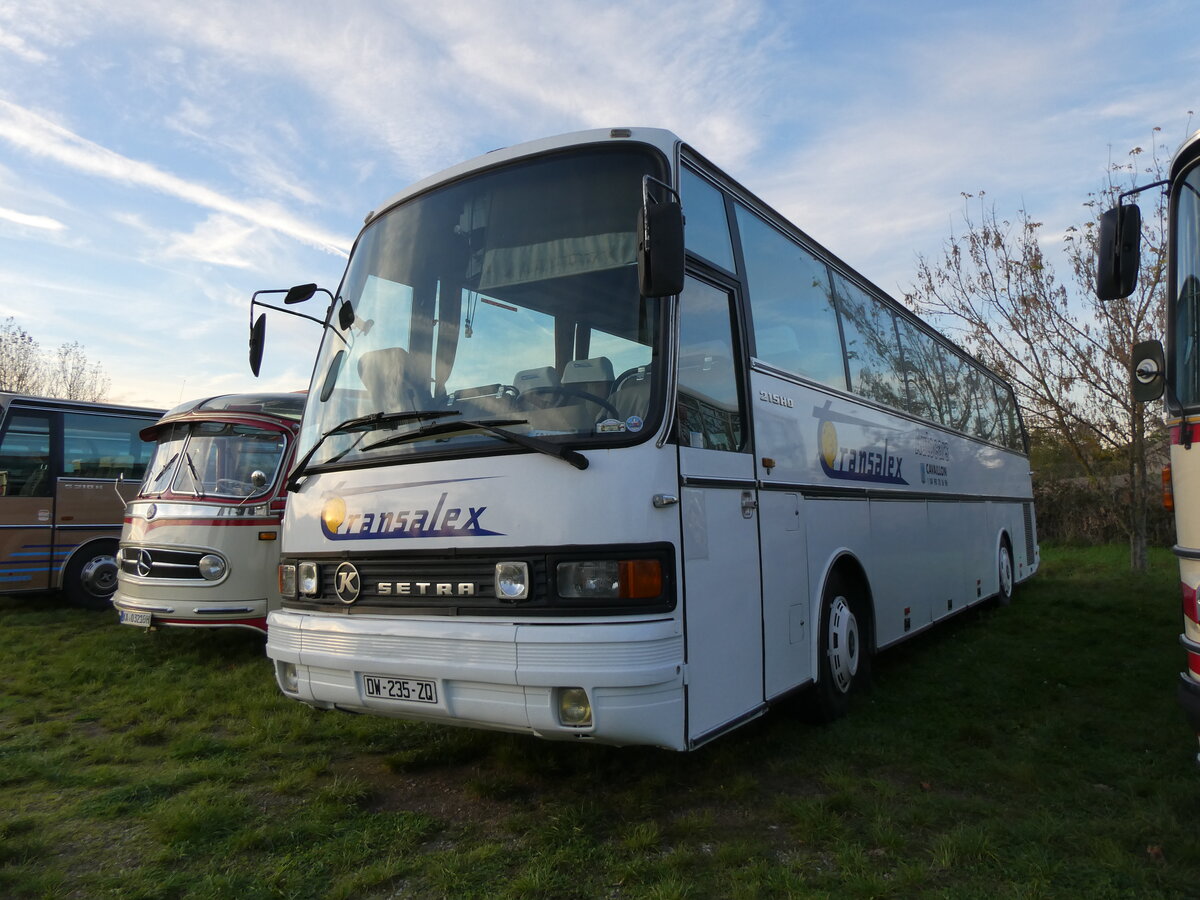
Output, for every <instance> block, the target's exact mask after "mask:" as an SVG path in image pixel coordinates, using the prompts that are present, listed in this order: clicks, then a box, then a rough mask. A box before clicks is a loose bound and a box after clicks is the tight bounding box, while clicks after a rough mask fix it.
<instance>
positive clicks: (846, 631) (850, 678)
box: [811, 573, 871, 722]
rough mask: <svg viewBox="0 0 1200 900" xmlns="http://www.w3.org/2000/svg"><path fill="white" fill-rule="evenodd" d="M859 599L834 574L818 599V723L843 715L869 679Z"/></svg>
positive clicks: (815, 705)
mask: <svg viewBox="0 0 1200 900" xmlns="http://www.w3.org/2000/svg"><path fill="white" fill-rule="evenodd" d="M867 625H868V623H867V620H866V617H865V616H864V614H863V602H862V598H860V597H858V596H857V595H856V594H855V593H854V592H853V591H851V590H849V589H848V588H847V586H846V584H845V582H844V581H843V579H842V577H841V576H840V575H838V574H837V573H834V574H833V575H831V576H830V577H829V581H828V582H827V583H826V585H825V593H824V595H823V597H822V599H821V651H820V657H819V659H818V665H819V669H820V671H819V672H818V680H817V684H816V685H815V687H814V688H813V692H812V702H811V712H812V716H811V718H813V719H814V720H815V721H817V722H832V721H833V720H834V719H839V718H841V717H842V716H844V715H845V714H846V710H847V709H848V708H849V706H850V695H851V694H853V693H855V692H856V691H858V690H860V689H862V687H863V686H864V685H865V684H866V683H867V682H868V681H869V680H870V677H871V648H870V645H869V643H868V632H867Z"/></svg>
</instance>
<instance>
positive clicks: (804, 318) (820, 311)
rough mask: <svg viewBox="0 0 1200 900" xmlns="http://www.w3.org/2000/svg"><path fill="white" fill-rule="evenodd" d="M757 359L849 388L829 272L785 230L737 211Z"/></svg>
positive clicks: (742, 209)
mask: <svg viewBox="0 0 1200 900" xmlns="http://www.w3.org/2000/svg"><path fill="white" fill-rule="evenodd" d="M736 209H737V221H738V231H739V232H740V233H741V238H742V255H743V256H744V258H745V261H746V286H747V290H748V293H749V298H750V308H751V310H752V314H751V318H752V319H753V321H754V341H755V356H756V357H758V359H760V360H762V361H763V362H764V363H766V364H767V365H770V366H774V367H775V368H777V369H782V370H783V371H785V372H792V373H794V374H796V375H802V376H804V377H805V378H811V379H813V380H814V381H819V382H821V383H822V384H827V385H829V386H830V387H835V388H838V389H840V390H845V389H846V364H845V360H843V358H842V338H841V335H840V334H839V333H838V321H837V313H836V312H835V311H834V306H833V291H832V288H831V286H830V283H829V270H828V269H827V268H826V266H825V264H824V263H823V262H821V261H820V260H818V259H817V258H816V257H815V256H813V255H812V254H811V253H809V252H808V251H807V250H805V249H804V248H803V247H801V246H800V245H799V244H798V243H796V242H795V241H793V240H792V239H791V238H789V237H788V236H787V235H785V234H784V233H783V232H782V231H779V230H778V229H776V228H775V227H773V226H772V225H769V224H768V223H767V222H765V221H763V220H762V219H760V218H759V217H758V216H756V215H755V214H754V213H752V212H750V211H749V210H748V209H746V208H745V207H744V206H742V205H741V204H738V205H737V207H736Z"/></svg>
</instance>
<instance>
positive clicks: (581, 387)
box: [299, 147, 661, 468]
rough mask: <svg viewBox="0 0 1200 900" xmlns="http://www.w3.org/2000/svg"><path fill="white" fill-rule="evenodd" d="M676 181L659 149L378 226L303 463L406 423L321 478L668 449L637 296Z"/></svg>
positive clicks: (571, 157)
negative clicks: (523, 441)
mask: <svg viewBox="0 0 1200 900" xmlns="http://www.w3.org/2000/svg"><path fill="white" fill-rule="evenodd" d="M660 166H661V163H659V162H657V161H656V160H655V158H654V156H652V155H651V153H650V152H649V151H647V150H645V149H633V148H629V147H612V148H600V149H588V150H576V151H573V152H569V153H559V154H556V155H552V156H545V157H540V158H536V159H534V160H532V161H527V162H524V163H521V164H518V165H511V166H508V167H505V168H502V169H498V170H494V171H490V172H486V173H483V174H481V175H479V176H475V177H471V178H468V179H464V180H461V181H459V182H456V183H452V184H450V185H448V186H445V187H442V188H440V189H438V190H435V191H431V192H428V193H426V194H422V195H419V196H417V197H415V198H413V199H411V200H408V201H406V202H404V203H402V204H400V205H398V206H396V207H395V208H393V209H391V210H389V211H387V212H386V213H384V214H383V215H382V216H380V217H379V218H378V219H377V220H376V221H375V222H374V223H373V224H371V225H370V226H369V227H368V228H367V229H366V230H365V231H364V233H363V235H362V237H361V238H360V240H359V242H358V244H357V245H356V247H355V250H354V253H353V255H352V258H351V261H350V265H349V267H348V269H347V273H346V276H345V280H344V282H343V285H342V289H341V293H340V296H339V298H338V301H337V303H335V305H334V310H333V314H332V316H331V322H330V324H329V329H328V331H327V333H326V336H325V340H324V343H323V345H322V349H321V352H320V356H319V359H318V362H317V366H316V369H315V373H314V378H313V389H312V391H311V392H310V395H309V402H308V406H307V409H306V411H305V416H304V425H303V430H302V432H301V439H300V448H299V450H300V453H301V454H304V453H305V452H306V451H308V450H309V449H311V447H312V446H313V445H314V444H315V443H316V442H317V441H318V440H319V439H320V438H321V436H322V435H326V434H327V432H329V431H331V430H333V429H337V428H338V426H339V425H341V424H342V423H345V422H347V421H348V420H353V419H356V418H360V417H363V416H368V415H372V414H377V413H382V414H387V415H389V416H390V417H391V420H390V422H389V424H388V425H387V426H386V427H381V428H379V429H376V430H374V431H371V432H369V433H368V432H367V431H364V430H363V428H362V427H360V428H358V429H355V430H351V431H350V432H349V433H345V434H334V435H329V436H328V439H327V440H325V441H324V442H322V443H321V446H320V448H319V450H318V452H317V453H316V454H315V456H314V458H313V460H312V462H311V464H310V466H309V468H311V467H312V466H313V465H315V466H319V465H321V464H322V463H333V462H337V463H338V464H339V465H356V464H359V463H363V462H370V463H373V462H376V461H378V460H383V459H387V460H394V459H396V457H397V456H411V455H429V454H444V453H447V452H449V453H464V452H466V453H470V452H478V451H480V450H486V451H492V450H495V449H500V448H507V447H510V446H512V445H510V444H507V443H505V442H504V441H503V436H502V435H498V434H497V433H496V429H502V430H504V431H508V432H514V433H517V434H519V435H524V436H529V437H534V438H540V439H543V440H549V441H552V442H555V443H564V442H570V443H579V444H583V445H591V446H601V445H611V444H613V443H622V442H624V443H632V442H635V441H638V440H640V439H642V438H644V437H646V436H647V435H648V434H650V433H652V427H653V424H654V422H653V421H652V420H656V417H657V415H658V413H657V412H656V409H657V407H656V406H655V405H653V402H652V391H651V383H652V379H651V378H650V372H651V370H652V364H653V361H654V359H655V356H656V353H657V348H658V344H659V340H660V331H661V324H660V321H659V319H660V309H659V304H658V302H657V301H655V300H650V299H644V298H642V297H641V296H640V295H639V292H638V284H637V267H636V234H635V230H636V221H637V212H638V209H639V207H640V205H641V190H642V179H643V176H644V175H648V174H649V175H655V176H658V175H659V174H660ZM345 304H348V307H346V306H345ZM344 308H345V309H347V310H352V311H353V317H352V319H353V321H349V319H350V317H349V316H348V315H345V314H343V313H342V310H343V309H344ZM407 412H411V413H414V415H413V416H411V417H409V418H408V419H407V420H406V421H402V422H397V418H398V417H397V416H395V415H394V414H397V413H407ZM416 414H428V415H416ZM474 423H486V424H487V425H488V426H489V427H490V428H491V429H492V430H482V429H480V428H479V427H478V426H476V425H475V424H474ZM459 425H461V426H462V427H461V428H458V427H456V426H459ZM425 433H428V435H427V436H426V434H425Z"/></svg>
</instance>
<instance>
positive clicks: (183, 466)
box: [138, 422, 287, 498]
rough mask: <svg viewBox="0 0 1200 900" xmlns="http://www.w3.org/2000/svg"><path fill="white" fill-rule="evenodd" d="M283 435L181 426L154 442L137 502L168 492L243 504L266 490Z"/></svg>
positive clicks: (222, 425) (231, 426)
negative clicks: (140, 498)
mask: <svg viewBox="0 0 1200 900" xmlns="http://www.w3.org/2000/svg"><path fill="white" fill-rule="evenodd" d="M286 440H287V439H286V438H285V436H284V435H283V433H282V432H279V431H273V430H270V429H266V428H257V427H255V426H253V425H239V424H235V423H230V422H185V423H178V424H175V425H172V426H171V427H170V428H169V429H168V430H164V431H162V432H161V433H160V434H159V436H158V447H157V449H156V450H155V453H154V459H153V460H152V461H151V463H150V466H149V467H148V468H147V469H146V480H145V482H144V483H143V484H142V489H141V491H140V492H139V494H138V496H140V497H146V496H155V497H161V496H162V495H163V494H164V493H166V492H167V491H171V492H174V493H176V494H187V495H191V496H196V497H219V498H243V497H250V496H253V495H255V494H259V493H263V492H265V491H267V490H269V489H270V487H271V485H272V484H273V483H274V480H275V473H276V471H277V470H278V469H279V464H280V462H281V460H282V459H283V451H284V449H285V447H286V446H287V443H286Z"/></svg>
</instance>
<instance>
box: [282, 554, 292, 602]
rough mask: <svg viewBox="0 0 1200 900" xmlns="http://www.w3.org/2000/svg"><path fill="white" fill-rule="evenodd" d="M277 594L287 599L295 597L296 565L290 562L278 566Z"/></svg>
mask: <svg viewBox="0 0 1200 900" xmlns="http://www.w3.org/2000/svg"><path fill="white" fill-rule="evenodd" d="M279 595H280V596H281V597H287V598H288V599H289V600H292V599H295V597H296V567H295V566H294V565H293V564H292V563H283V564H282V565H281V566H280V567H279Z"/></svg>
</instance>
